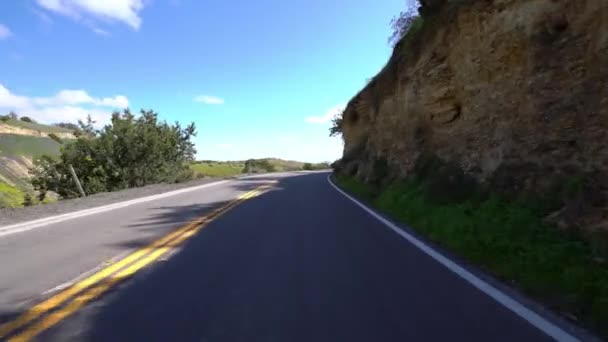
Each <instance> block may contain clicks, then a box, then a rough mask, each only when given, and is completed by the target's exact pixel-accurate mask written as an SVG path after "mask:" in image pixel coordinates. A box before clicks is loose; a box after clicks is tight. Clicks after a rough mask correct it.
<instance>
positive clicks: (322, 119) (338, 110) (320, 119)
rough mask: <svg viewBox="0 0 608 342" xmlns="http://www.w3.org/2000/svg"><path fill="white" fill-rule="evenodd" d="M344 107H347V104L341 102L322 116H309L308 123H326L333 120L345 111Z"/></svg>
mask: <svg viewBox="0 0 608 342" xmlns="http://www.w3.org/2000/svg"><path fill="white" fill-rule="evenodd" d="M344 108H346V104H345V103H341V104H339V105H336V106H334V107H332V108H330V109H328V110H327V112H325V114H323V115H321V116H309V117H307V118H306V119H305V121H306V122H308V123H311V124H324V123H327V122H329V121H331V120H332V119H333V118H335V117H336V116H337V115H340V114H342V112H343V111H344Z"/></svg>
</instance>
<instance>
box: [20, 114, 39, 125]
mask: <svg viewBox="0 0 608 342" xmlns="http://www.w3.org/2000/svg"><path fill="white" fill-rule="evenodd" d="M19 120H21V121H23V122H30V123H36V121H35V120H34V119H32V118H30V117H29V116H22V117H21V118H20V119H19Z"/></svg>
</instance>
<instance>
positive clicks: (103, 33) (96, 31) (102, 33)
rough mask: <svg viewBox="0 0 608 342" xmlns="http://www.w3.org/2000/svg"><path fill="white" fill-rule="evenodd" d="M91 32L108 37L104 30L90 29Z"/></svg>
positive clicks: (108, 33)
mask: <svg viewBox="0 0 608 342" xmlns="http://www.w3.org/2000/svg"><path fill="white" fill-rule="evenodd" d="M92 30H93V32H95V33H97V34H98V35H100V36H106V37H107V36H109V35H110V32H108V31H106V30H102V29H100V28H99V27H93V28H92Z"/></svg>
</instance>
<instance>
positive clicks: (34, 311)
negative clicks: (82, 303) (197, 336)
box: [0, 186, 264, 338]
mask: <svg viewBox="0 0 608 342" xmlns="http://www.w3.org/2000/svg"><path fill="white" fill-rule="evenodd" d="M263 187H264V186H261V187H259V188H258V189H260V188H263ZM257 194H258V190H257V189H255V190H252V191H249V192H247V193H245V194H243V195H240V196H239V197H237V199H236V200H234V201H232V202H230V203H228V204H227V205H225V206H223V207H221V208H218V209H216V210H214V211H213V212H211V214H209V215H207V216H203V217H202V218H199V219H198V220H195V221H193V222H191V223H189V224H187V225H186V226H184V227H182V228H180V229H178V230H176V231H174V232H172V233H170V234H168V235H167V236H165V237H163V238H161V239H159V240H157V241H155V242H153V243H152V244H150V245H148V246H147V247H144V248H142V249H140V250H137V251H135V252H133V253H131V254H130V255H128V256H127V257H125V258H124V259H121V260H119V261H117V262H116V263H114V264H112V265H110V266H108V267H106V268H104V269H102V270H100V271H98V272H97V273H95V274H93V275H91V276H89V277H88V278H86V279H84V280H81V281H80V282H78V283H76V284H75V285H73V286H71V287H69V288H67V289H66V290H65V291H62V292H60V293H58V294H57V295H55V296H53V297H51V298H49V299H47V300H45V301H44V302H42V303H39V304H37V305H35V306H34V307H32V308H30V309H29V310H27V311H26V312H24V313H23V314H22V315H20V316H19V317H17V318H16V319H15V320H13V321H10V322H8V323H5V324H3V325H0V338H2V337H5V336H7V335H8V334H10V333H11V332H13V331H15V330H16V329H19V328H21V327H23V326H25V325H26V324H28V323H30V322H32V321H33V320H35V319H36V318H38V317H40V316H41V315H42V314H44V313H46V312H48V311H50V310H53V309H54V308H56V307H58V306H59V305H61V304H62V303H63V302H65V301H66V300H68V299H69V298H71V297H72V296H74V295H76V294H77V293H79V292H81V291H83V290H85V289H87V288H88V287H91V286H92V285H94V284H96V283H98V282H100V281H101V280H103V279H105V278H107V277H108V276H110V275H111V274H113V273H116V272H117V271H118V270H120V269H122V268H123V267H125V266H127V265H128V264H130V263H133V262H135V261H136V260H138V259H140V258H142V257H143V256H145V255H146V254H149V253H150V252H152V251H155V250H158V248H159V247H161V246H163V245H165V244H167V243H168V242H171V241H172V240H173V239H175V238H177V237H179V236H180V235H182V234H184V233H186V232H188V231H189V230H193V229H195V228H196V227H197V226H198V225H200V224H202V223H207V222H208V221H209V220H211V219H214V218H216V217H217V216H219V215H221V214H223V213H224V212H226V211H227V210H229V209H231V208H232V207H234V206H235V205H236V204H238V203H240V202H241V201H244V200H246V199H249V198H252V197H254V196H257ZM199 229H200V227H199ZM196 231H198V229H196ZM188 236H191V235H188Z"/></svg>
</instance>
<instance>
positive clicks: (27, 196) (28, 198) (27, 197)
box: [23, 193, 34, 207]
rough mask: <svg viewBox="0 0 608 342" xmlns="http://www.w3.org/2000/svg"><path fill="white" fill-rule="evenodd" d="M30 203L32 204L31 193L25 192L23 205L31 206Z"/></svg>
mask: <svg viewBox="0 0 608 342" xmlns="http://www.w3.org/2000/svg"><path fill="white" fill-rule="evenodd" d="M32 205H34V199H33V197H32V195H31V194H29V193H28V194H25V195H24V196H23V206H24V207H31V206H32Z"/></svg>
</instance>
